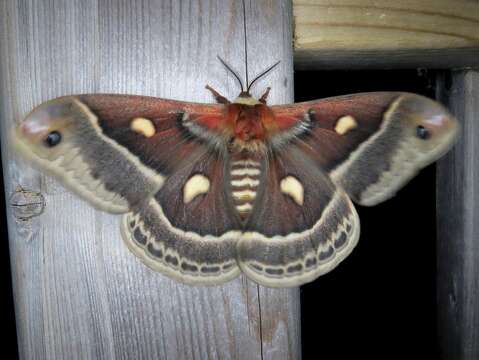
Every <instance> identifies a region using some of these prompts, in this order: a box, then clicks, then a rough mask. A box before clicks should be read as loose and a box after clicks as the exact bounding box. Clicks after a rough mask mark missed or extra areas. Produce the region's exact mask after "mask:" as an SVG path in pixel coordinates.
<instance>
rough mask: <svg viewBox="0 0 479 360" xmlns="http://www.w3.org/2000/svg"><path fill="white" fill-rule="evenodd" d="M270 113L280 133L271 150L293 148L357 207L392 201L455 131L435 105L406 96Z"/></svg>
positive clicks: (332, 101) (350, 99)
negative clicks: (341, 189)
mask: <svg viewBox="0 0 479 360" xmlns="http://www.w3.org/2000/svg"><path fill="white" fill-rule="evenodd" d="M272 110H273V112H274V113H275V116H276V120H277V124H278V127H279V128H280V131H279V132H278V133H276V134H275V135H273V136H272V137H271V139H270V141H271V146H272V147H273V148H276V149H281V148H283V147H284V146H285V145H286V144H289V143H290V142H294V143H295V144H297V145H298V146H299V147H300V148H301V149H302V151H303V152H304V153H305V154H306V155H308V156H309V157H310V158H312V159H313V160H314V162H315V163H316V164H317V165H319V167H320V168H321V169H323V170H324V171H325V172H327V173H328V174H329V175H330V177H331V178H332V180H333V181H335V182H336V183H338V184H340V185H341V186H342V187H343V188H344V189H345V190H346V192H347V193H348V194H349V195H350V196H351V198H352V199H353V200H354V201H356V202H358V203H360V204H363V205H374V204H376V203H378V202H381V201H383V200H386V199H388V198H389V197H391V196H393V195H394V193H395V192H396V191H397V190H398V189H399V188H400V187H401V186H402V185H404V183H406V182H407V181H408V180H409V179H410V178H411V177H412V176H414V175H415V174H416V173H417V171H418V170H419V169H420V168H422V167H424V166H426V165H427V164H429V163H431V162H433V161H435V160H436V159H437V158H438V157H439V156H440V155H442V154H443V153H444V152H445V151H447V149H448V148H449V147H450V146H451V144H452V143H453V141H454V139H455V137H456V134H457V128H458V126H457V121H456V120H455V119H454V118H453V117H452V116H451V115H450V114H449V112H448V111H447V110H445V109H444V108H443V107H442V106H441V105H440V104H438V103H436V102H434V101H432V100H430V99H427V98H425V97H422V96H419V95H414V94H408V93H394V92H378V93H363V94H355V95H347V96H341V97H335V98H329V99H323V100H318V101H311V102H304V103H298V104H293V105H285V106H273V107H272ZM423 135H425V136H423Z"/></svg>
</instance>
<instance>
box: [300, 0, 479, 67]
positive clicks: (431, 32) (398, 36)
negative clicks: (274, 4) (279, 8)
mask: <svg viewBox="0 0 479 360" xmlns="http://www.w3.org/2000/svg"><path fill="white" fill-rule="evenodd" d="M293 13H294V23H295V29H294V47H295V61H296V63H297V66H298V67H301V68H328V69H331V68H374V67H381V68H398V67H418V66H420V67H433V68H451V67H464V66H475V65H479V2H477V1H470V0H422V1H417V0H404V1H396V0H379V1H378V0H294V1H293Z"/></svg>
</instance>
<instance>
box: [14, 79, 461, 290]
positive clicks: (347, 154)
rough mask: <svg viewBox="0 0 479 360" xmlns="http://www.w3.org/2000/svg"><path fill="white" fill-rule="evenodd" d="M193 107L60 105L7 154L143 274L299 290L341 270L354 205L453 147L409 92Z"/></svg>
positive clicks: (441, 119) (53, 104)
mask: <svg viewBox="0 0 479 360" xmlns="http://www.w3.org/2000/svg"><path fill="white" fill-rule="evenodd" d="M209 89H210V90H211V91H212V92H213V95H214V96H215V98H216V100H217V101H218V102H219V104H197V103H188V102H181V101H173V100H166V99H159V98H153V97H144V96H131V95H105V94H93V95H78V96H67V97H61V98H57V99H54V100H51V101H48V102H46V103H43V104H41V105H40V106H38V107H37V108H36V109H34V110H33V111H32V112H31V113H30V114H29V115H28V116H27V117H26V119H25V120H24V121H22V122H21V123H20V124H19V125H18V127H17V128H16V131H15V135H14V138H15V144H16V147H17V149H18V150H19V152H20V153H21V154H23V155H24V156H25V157H26V158H28V159H30V160H31V161H32V162H33V163H34V164H35V165H37V166H38V167H39V168H40V169H41V170H44V171H45V172H47V173H48V174H51V175H53V176H55V177H56V178H58V179H59V180H60V181H62V182H63V184H64V185H65V186H66V187H68V188H69V189H71V190H72V191H74V192H76V193H77V194H78V195H80V196H81V197H82V198H84V199H85V200H87V201H89V202H90V203H91V204H92V205H94V206H95V207H97V208H98V209H101V210H104V211H107V212H111V213H116V214H124V215H123V219H122V222H121V233H122V236H123V238H124V240H125V242H126V244H127V246H128V247H129V249H130V250H131V251H132V252H133V253H134V254H135V255H136V256H138V258H139V259H141V261H143V262H144V263H145V264H146V265H147V266H149V267H150V268H152V269H154V270H157V271H159V272H161V273H163V274H166V275H167V276H170V277H172V278H174V279H176V280H179V281H181V282H185V283H189V284H220V283H223V282H225V281H228V280H231V279H233V278H235V277H236V276H238V275H239V274H240V273H241V272H243V273H245V274H246V275H247V276H248V277H249V278H251V279H253V280H254V281H256V282H257V283H259V284H262V285H265V286H271V287H287V286H297V285H300V284H303V283H306V282H309V281H312V280H314V279H316V278H317V277H318V276H320V275H322V274H324V273H327V272H328V271H330V270H332V269H333V268H334V267H336V265H338V264H339V263H340V262H341V261H342V260H343V259H344V258H345V257H346V256H347V255H348V254H349V253H350V252H351V251H352V250H353V248H354V246H355V245H356V243H357V241H358V239H359V233H360V225H359V219H358V215H357V213H356V211H355V208H354V206H353V202H356V203H358V204H361V205H367V206H370V205H375V204H377V203H379V202H381V201H384V200H386V199H388V198H390V197H391V196H393V195H394V194H395V193H396V191H397V190H398V189H400V188H401V187H402V186H403V185H404V184H405V183H406V182H407V181H408V180H410V179H411V178H412V177H413V176H414V175H415V174H416V173H417V172H418V171H419V170H420V169H421V168H422V167H424V166H426V165H428V164H429V163H431V162H433V161H435V160H436V159H437V158H438V157H440V156H441V155H443V154H444V153H445V152H446V151H447V150H448V149H449V148H450V147H451V145H452V144H453V142H454V140H455V138H456V134H457V132H458V124H457V121H456V120H455V119H454V118H453V117H452V116H451V115H450V114H449V112H448V111H447V110H446V109H444V107H442V106H441V105H440V104H438V103H436V102H434V101H432V100H430V99H428V98H425V97H422V96H419V95H414V94H410V93H395V92H376V93H362V94H355V95H347V96H340V97H334V98H328V99H323V100H317V101H310V102H303V103H296V104H292V105H278V106H268V105H267V104H266V97H267V92H266V93H265V94H264V95H263V96H262V97H261V98H260V99H259V100H256V99H254V98H252V97H251V96H250V94H249V87H248V90H246V91H242V92H241V94H240V95H239V97H238V98H237V99H236V100H234V101H233V102H229V101H228V100H227V99H225V98H224V97H223V96H221V95H220V94H219V93H217V92H216V91H214V90H213V89H211V88H209Z"/></svg>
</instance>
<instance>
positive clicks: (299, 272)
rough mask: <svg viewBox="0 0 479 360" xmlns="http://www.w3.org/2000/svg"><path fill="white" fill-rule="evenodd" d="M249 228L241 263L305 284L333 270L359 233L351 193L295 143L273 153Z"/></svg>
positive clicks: (276, 280) (267, 277) (256, 276)
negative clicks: (345, 191)
mask: <svg viewBox="0 0 479 360" xmlns="http://www.w3.org/2000/svg"><path fill="white" fill-rule="evenodd" d="M245 227H246V230H247V231H246V232H245V234H244V235H243V236H242V237H241V239H240V241H239V242H238V260H239V265H240V267H241V269H242V270H243V271H244V272H245V273H246V274H247V275H248V276H249V277H250V278H252V279H253V280H255V281H256V282H258V283H260V284H262V285H267V286H274V287H276V286H278V287H284V286H299V285H301V284H304V283H306V282H309V281H312V280H313V279H315V278H317V277H318V276H320V275H322V274H324V273H326V272H328V271H330V270H332V269H333V268H334V267H335V266H336V265H338V264H339V263H340V262H341V261H342V260H343V259H344V258H345V257H346V256H347V255H349V253H350V252H351V251H352V249H353V248H354V246H355V245H356V243H357V241H358V238H359V219H358V216H357V214H356V210H355V209H354V206H353V204H352V202H351V200H350V199H349V197H348V196H347V195H346V194H345V193H344V191H343V190H342V189H341V188H339V187H338V186H336V185H335V184H334V183H333V182H332V181H331V180H330V179H329V177H328V176H327V175H326V174H325V173H324V172H323V171H321V170H320V169H318V168H317V167H316V166H314V164H313V163H312V162H311V160H310V159H308V157H306V156H304V153H303V152H302V151H301V149H299V148H298V146H297V145H295V144H290V145H289V146H288V147H287V148H286V149H285V151H282V152H275V153H272V154H270V156H269V158H268V160H267V164H266V165H265V171H264V175H263V179H262V180H261V185H260V189H259V191H258V196H257V199H256V202H255V204H254V208H253V212H252V214H251V216H250V218H249V221H248V223H247V224H246V226H245Z"/></svg>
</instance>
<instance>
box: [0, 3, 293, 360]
mask: <svg viewBox="0 0 479 360" xmlns="http://www.w3.org/2000/svg"><path fill="white" fill-rule="evenodd" d="M246 10H247V18H248V35H249V36H248V38H249V43H248V45H249V59H250V63H249V66H250V78H251V77H253V75H254V74H256V73H258V72H260V71H261V70H263V69H264V68H266V67H267V66H269V65H271V64H272V63H273V62H274V61H276V60H281V61H282V62H281V65H280V67H279V68H278V69H276V70H275V71H274V72H273V73H271V74H270V75H269V76H268V77H267V78H265V79H263V80H262V81H261V82H259V84H258V86H257V87H256V88H255V89H254V91H253V93H254V94H258V93H260V92H261V91H262V90H264V87H265V86H266V85H271V86H272V87H273V89H272V92H271V97H270V100H271V102H274V103H278V102H286V101H291V100H292V95H293V90H292V85H293V83H292V80H293V79H292V49H291V37H292V35H291V4H290V1H289V0H278V1H268V0H261V1H256V0H255V1H252V0H247V1H246ZM242 19H243V12H242V3H241V1H235V0H185V1H168V0H164V1H161V0H156V1H155V0H138V1H129V0H121V1H109V0H74V1H62V0H50V1H33V0H18V1H17V0H4V1H1V2H0V41H1V42H0V52H1V64H0V76H1V83H0V91H1V96H0V101H1V108H0V115H1V126H2V127H1V130H2V154H3V161H4V162H3V164H4V174H5V180H6V194H7V198H8V197H9V196H10V195H11V194H12V193H13V192H14V191H15V189H16V187H17V186H18V185H21V186H22V187H23V188H25V189H28V190H34V191H39V192H41V193H42V194H43V196H44V198H45V202H46V204H45V210H44V212H43V214H42V215H40V216H36V217H33V218H31V219H28V220H20V219H15V218H14V217H13V215H14V214H15V212H13V211H12V209H9V219H8V222H9V235H10V250H11V258H12V272H13V283H14V296H15V307H16V318H17V328H18V334H19V349H20V355H21V358H22V359H140V358H141V359H297V358H299V357H300V340H299V339H300V338H299V336H300V330H299V292H298V289H290V290H272V289H265V288H260V287H258V286H257V285H256V284H254V283H252V282H250V281H248V280H246V279H245V278H244V277H241V278H239V279H238V280H235V281H233V282H231V283H229V284H227V285H224V286H217V287H210V288H200V287H190V286H186V285H182V284H178V283H176V282H174V281H172V280H169V279H167V278H165V277H163V276H162V275H160V274H157V273H155V272H153V271H151V270H150V269H149V268H146V267H145V266H144V265H142V264H141V263H140V262H139V261H138V260H137V259H136V258H135V257H134V256H133V255H132V254H130V253H129V252H128V250H127V249H126V247H125V246H124V244H123V243H122V240H121V238H120V233H119V218H118V217H116V216H111V215H107V214H104V213H101V212H98V211H95V210H94V209H92V208H91V207H90V206H88V205H87V204H86V203H84V202H82V201H81V200H79V199H77V198H76V197H75V196H74V195H72V194H71V193H69V192H68V191H66V190H64V189H63V188H62V187H61V186H60V185H59V184H58V183H56V182H55V181H54V180H52V179H51V178H48V177H45V176H43V175H41V174H39V173H38V172H36V171H34V170H32V169H31V168H30V167H29V166H28V165H26V164H25V163H23V162H21V161H20V160H19V159H17V158H16V157H15V155H14V154H13V153H12V152H11V151H10V149H9V148H8V142H9V139H8V131H9V130H10V129H11V128H12V126H13V124H14V122H15V121H19V120H20V119H21V118H22V117H23V116H24V115H25V114H26V113H27V112H28V111H29V110H30V109H31V108H32V107H33V106H34V105H37V104H39V103H41V102H42V101H44V100H47V99H50V98H53V97H56V96H60V95H66V94H72V93H85V92H114V93H132V94H133V93H134V94H144V95H154V96H161V97H167V98H173V99H181V100H190V101H204V102H211V101H212V98H211V95H210V94H209V93H208V92H206V91H205V89H204V86H205V84H206V83H209V84H210V85H212V86H213V87H215V88H217V89H218V90H219V91H221V92H222V93H224V94H225V95H227V96H228V97H230V98H234V97H235V96H236V95H237V94H238V92H239V89H238V86H237V84H236V83H235V81H234V79H233V78H232V76H231V75H229V74H228V73H227V72H226V71H225V69H224V68H223V67H222V66H221V64H220V63H219V62H218V61H217V59H216V55H220V56H222V57H223V58H225V59H226V60H227V61H228V62H229V63H231V65H232V66H233V67H234V68H236V69H238V70H239V71H240V72H241V71H243V69H244V53H243V22H242V21H243V20H242ZM125 176H127V174H125Z"/></svg>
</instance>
